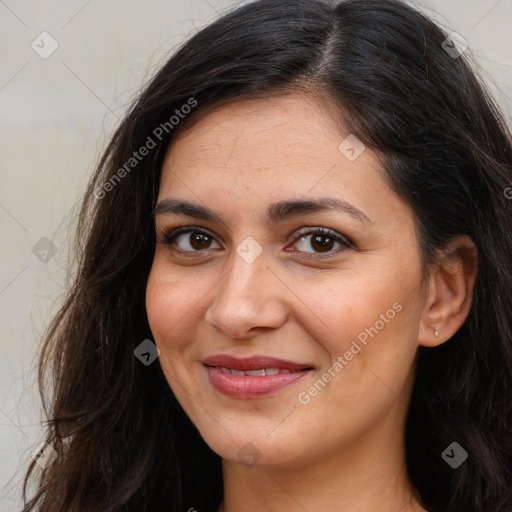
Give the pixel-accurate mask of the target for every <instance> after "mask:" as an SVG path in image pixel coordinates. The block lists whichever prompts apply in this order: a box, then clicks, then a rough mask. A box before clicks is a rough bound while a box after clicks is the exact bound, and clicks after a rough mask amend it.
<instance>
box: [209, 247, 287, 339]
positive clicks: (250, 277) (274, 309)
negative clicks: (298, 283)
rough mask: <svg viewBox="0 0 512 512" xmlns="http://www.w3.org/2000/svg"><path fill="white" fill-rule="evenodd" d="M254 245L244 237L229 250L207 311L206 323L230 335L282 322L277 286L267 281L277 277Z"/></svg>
mask: <svg viewBox="0 0 512 512" xmlns="http://www.w3.org/2000/svg"><path fill="white" fill-rule="evenodd" d="M248 238H250V237H248ZM256 244H257V242H256V243H255V240H254V239H252V240H250V239H249V240H248V239H246V240H244V241H243V242H241V243H240V244H239V245H238V247H237V248H236V251H233V254H232V255H231V257H230V261H229V267H228V270H227V271H226V273H225V275H224V277H223V278H222V279H221V280H220V282H219V283H218V285H217V287H216V293H215V295H214V298H213V300H212V303H211V304H210V307H209V308H208V311H207V319H208V320H209V322H210V323H212V324H214V325H216V326H217V327H219V328H220V329H222V330H223V331H224V332H225V334H227V335H229V336H230V337H243V336H244V335H245V333H246V332H247V331H248V330H250V329H252V328H253V327H273V328H276V327H279V325H280V324H281V323H282V322H283V321H284V316H285V315H284V307H283V304H282V302H281V301H280V300H279V297H278V294H279V291H278V290H279V289H281V288H280V287H279V286H276V285H277V282H276V283H272V282H271V281H272V280H273V279H276V280H278V278H277V276H275V275H274V273H273V272H272V271H271V269H270V268H268V260H267V258H266V256H265V254H264V253H263V250H262V248H261V246H259V244H258V246H259V248H258V246H257V245H256Z"/></svg>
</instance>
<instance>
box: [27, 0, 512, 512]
mask: <svg viewBox="0 0 512 512" xmlns="http://www.w3.org/2000/svg"><path fill="white" fill-rule="evenodd" d="M447 36H448V33H446V32H445V31H443V30H442V29H441V28H439V27H438V26H437V25H436V24H435V23H434V22H432V21H431V20H429V19H428V18H427V17H426V16H424V15H423V14H421V13H419V12H418V11H416V10H415V9H413V8H411V7H409V6H408V5H406V4H405V3H403V2H400V1H393V0H346V1H341V2H332V3H327V2H321V1H316V0H307V1H303V0H259V1H255V2H252V3H249V4H246V5H243V6H241V7H239V8H237V9H236V10H234V11H232V12H229V13H227V14H225V15H224V16H223V17H221V18H220V19H218V20H217V21H215V22H214V23H212V24H210V25H209V26H207V27H206V28H204V29H202V30H201V31H199V32H198V33H197V34H195V35H194V36H193V37H192V38H191V39H189V40H188V41H187V42H186V43H185V44H184V45H183V46H182V47H181V48H180V49H179V50H178V51H177V52H176V53H175V54H174V55H173V56H172V57H171V58H170V59H169V60H168V62H167V63H166V64H165V65H164V66H163V67H162V68H161V70H160V71H159V72H158V73H157V74H156V76H155V77H154V78H153V79H152V80H151V81H150V82H149V84H148V85H147V86H146V87H145V88H144V90H143V91H142V93H141V94H140V95H139V96H138V98H136V100H135V101H134V103H133V105H132V107H131V109H130V110H129V112H128V113H127V115H126V116H125V118H124V120H123V121H122V122H121V123H120V126H119V127H118V128H117V130H116V132H115V133H114V135H113V137H112V139H111V141H110V142H109V144H108V147H107V149H106V151H105V153H104V155H103V157H102V158H101V160H100V162H99V165H98V167H97V169H96V171H95V173H94V176H93V177H92V179H91V181H90V184H89V186H88V189H87V191H86V194H85V197H84V199H83V203H82V205H81V211H80V215H79V225H78V230H77V233H76V254H77V260H76V261H77V272H76V279H75V281H74V283H73V285H72V286H71V288H70V290H69V293H68V294H67V296H66V298H65V301H64V304H63V306H62V308H61V309H60V311H59V312H58V314H57V315H56V317H55V318H54V319H53V320H52V322H51V323H50V324H49V327H48V329H47V332H46V334H45V339H44V344H43V347H42V352H41V360H40V369H39V384H40V387H41V395H42V399H43V405H44V410H45V414H46V417H47V422H46V423H47V432H48V433H47V438H46V442H47V443H48V444H50V445H52V446H53V448H54V449H55V451H56V453H57V455H58V457H57V458H56V460H55V461H54V462H53V463H52V464H51V465H50V466H48V467H47V469H45V470H44V471H42V472H41V474H39V473H38V472H36V471H34V470H35V468H36V467H37V466H36V463H35V462H31V464H30V467H29V468H28V470H27V474H26V477H25V484H24V488H23V495H24V500H25V508H24V512H29V511H35V510H39V511H43V512H89V511H94V512H98V511H102V512H121V511H123V512H128V511H132V512H135V511H136V512H143V511H151V512H159V511H162V512H163V511H165V512H173V511H174V512H178V511H179V512H184V511H186V510H188V509H189V508H190V507H193V508H194V509H196V510H198V511H199V512H201V511H214V510H216V508H217V507H218V506H219V504H220V502H221V500H222V495H223V487H222V475H221V464H220V457H219V456H218V455H217V454H216V453H214V452H213V451H212V450H211V449H210V448H209V447H208V446H207V445H206V443H205V442H204V440H203V439H202V438H201V436H200V435H199V433H198V431H197V430H196V428H195V427H194V425H193V424H192V423H191V422H190V420H189V419H188V417H187V416H186V414H185V413H184V411H183V410H182V408H181V406H180V405H179V403H178V402H177V400H176V399H175V397H174V395H173V393H172V391H171V390H170V388H169V385H168V383H167V381H166V379H165V377H164V375H163V373H162V370H161V367H160V365H159V364H151V365H149V366H145V365H143V364H141V362H140V361H139V360H138V359H137V358H136V357H134V350H135V348H136V347H137V346H138V345H139V344H140V343H141V342H142V341H143V340H144V339H146V338H149V339H151V338H152V334H151V330H150V328H149V324H148V320H147V315H146V310H145V289H146V284H147V279H148V275H149V271H150V268H151V264H152V260H153V255H154V250H155V243H156V240H155V227H154V218H153V209H154V206H155V202H156V198H157V194H158V187H159V179H160V173H161V168H162V162H163V158H164V154H165V152H166V150H167V148H168V146H169V144H170V143H171V142H172V140H173V139H174V138H175V137H176V135H177V134H178V133H180V132H181V131H182V130H184V129H185V128H188V127H191V126H193V124H194V122H196V121H197V120H198V119H200V118H202V117H204V116H205V115H207V114H208V113H209V112H211V111H212V109H214V108H217V107H220V106H222V105H225V104H229V103H233V102H235V101H238V100H239V99H248V98H265V97H271V96H272V95H277V94H283V93H289V92H293V91H299V90H300V91H307V92H308V93H310V94H314V95H317V96H318V97H321V98H323V99H324V101H325V102H326V103H327V102H328V103H329V104H330V105H332V107H333V110H332V112H333V115H334V114H336V116H337V119H338V120H339V122H340V126H343V127H345V128H346V129H347V130H348V131H349V132H350V133H353V134H355V135H356V136H357V137H358V138H359V139H360V140H361V141H362V142H363V143H364V144H365V145H366V146H367V147H369V148H371V149H373V150H374V151H376V152H377V153H378V154H379V155H382V158H383V162H384V164H385V168H386V171H387V173H386V177H387V179H388V180H389V183H390V184H391V185H392V187H393V189H394V190H395V191H396V192H397V194H399V195H400V196H401V197H402V198H404V199H405V200H406V201H407V202H408V203H409V204H410V205H411V207H412V208H413V210H414V212H415V216H416V218H417V222H418V226H419V238H420V242H421V248H422V260H423V264H424V268H428V266H429V265H430V264H432V262H434V261H435V255H436V252H437V250H438V249H440V248H442V247H443V246H444V245H445V244H446V243H447V242H448V241H450V240H451V239H452V238H453V237H455V236H457V235H460V234H464V235H468V236H470V237H471V238H472V239H473V241H474V243H475V245H476V247H477V250H478V257H479V265H478V275H477V280H476V285H475V289H474V292H473V303H472V307H471V311H470V314H469V316H468V318H467V320H466V322H465V323H464V324H463V325H462V327H461V328H460V329H459V331H458V332H457V333H456V334H455V335H454V336H453V337H452V339H451V340H449V341H448V342H445V343H443V344H441V345H440V346H439V347H437V348H425V347H420V348H419V357H418V365H417V373H416V380H415V385H414V389H413V394H412V398H411V403H410V408H409V412H408V416H407V424H406V440H405V441H406V449H407V466H408V472H409V477H410V479H411V482H412V483H413V485H414V488H415V489H416V491H417V493H418V496H419V497H420V499H421V502H422V504H423V505H424V507H425V508H427V509H428V510H429V511H433V512H510V511H511V510H512V265H511V263H512V234H511V230H512V229H511V223H512V200H511V199H510V198H507V196H508V197H510V195H511V194H509V193H508V192H511V191H512V189H510V188H509V187H511V186H512V143H511V134H510V131H509V130H510V129H509V127H507V125H506V123H505V121H504V117H503V115H502V114H501V113H500V111H499V109H498V107H497V106H496V104H495V102H494V101H493V100H492V98H491V97H490V94H489V93H488V91H487V89H486V88H485V86H484V85H483V82H482V79H481V78H480V74H479V72H478V71H475V68H474V63H473V62H472V61H469V60H468V56H469V58H470V52H469V50H466V51H465V52H464V53H463V54H461V55H459V56H456V55H453V53H452V54H450V52H447V51H445V48H446V43H443V42H444V41H445V40H446V38H447ZM449 46H451V47H453V44H451V43H450V45H449ZM184 105H188V106H189V107H190V106H191V105H192V106H193V107H190V108H189V107H187V108H185V107H184ZM176 111H178V112H176ZM178 113H181V115H180V116H179V117H180V119H179V122H178V123H176V120H174V121H173V120H170V119H171V116H173V115H178ZM166 123H167V124H166ZM148 137H149V138H151V140H152V141H153V143H154V145H155V147H153V148H152V149H150V150H149V152H148V154H147V155H146V156H144V157H143V158H142V156H140V155H139V156H140V159H137V162H136V164H135V163H134V161H132V160H130V159H131V158H134V152H139V150H140V148H141V147H143V146H145V145H146V146H149V145H151V144H149V142H148V141H149V139H148ZM128 162H131V163H130V164H129V165H127V163H128ZM122 168H124V169H125V172H122V171H120V169H122ZM107 183H110V185H107ZM454 441H455V442H457V443H459V444H460V445H461V446H462V447H463V448H464V449H465V450H466V451H467V452H468V455H469V456H468V458H467V460H466V461H465V462H464V463H463V464H462V465H461V466H459V467H458V468H457V469H452V468H451V467H449V465H448V464H446V462H445V461H444V460H443V459H442V457H441V453H442V452H443V450H445V448H446V447H447V446H449V445H450V444H451V443H452V442H454ZM29 489H30V492H29ZM28 494H30V496H29V497H27V495H28Z"/></svg>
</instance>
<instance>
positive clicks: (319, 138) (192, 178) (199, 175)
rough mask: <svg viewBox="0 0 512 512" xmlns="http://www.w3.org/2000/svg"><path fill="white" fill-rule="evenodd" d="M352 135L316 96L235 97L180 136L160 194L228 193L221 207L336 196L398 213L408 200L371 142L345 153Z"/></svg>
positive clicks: (204, 197)
mask: <svg viewBox="0 0 512 512" xmlns="http://www.w3.org/2000/svg"><path fill="white" fill-rule="evenodd" d="M199 108H200V106H199ZM349 135H350V133H343V131H342V130H341V129H340V127H339V126H337V125H336V123H335V122H334V120H333V117H332V116H331V114H330V113H329V112H328V109H327V107H326V105H323V104H321V103H320V102H319V101H318V100H317V99H316V98H314V97H312V96H306V95H304V94H290V95H287V96H279V97H273V98H268V99H258V100H242V101H238V102H235V103H233V104H231V105H228V106H225V107H222V108H220V109H219V110H216V111H214V112H212V113H210V114H208V115H206V116H205V117H203V118H202V119H200V120H199V121H198V122H197V123H196V124H195V125H193V126H192V127H191V128H190V129H188V130H187V131H184V132H182V133H181V134H180V136H179V137H178V138H177V139H176V140H175V141H173V143H172V144H171V145H170V147H169V149H168V151H167V154H166V157H165V161H164V165H163V168H162V177H161V184H160V192H159V200H161V199H163V198H166V197H170V196H180V197H187V198H192V197H193V198H194V199H195V202H197V201H198V200H199V201H200V202H203V203H212V202H214V203H215V202H217V201H218V200H219V199H221V200H222V201H224V203H222V204H216V206H218V207H224V208H226V207H227V206H228V204H227V203H225V201H226V200H227V201H231V202H232V206H233V205H234V204H237V205H238V206H240V204H244V205H245V206H246V207H247V204H248V203H250V204H251V205H255V204H256V201H257V203H258V204H261V203H270V202H275V201H279V200H282V199H283V198H286V199H287V200H288V199H291V198H303V197H305V196H307V197H327V196H331V197H332V196H336V197H338V198H339V199H342V200H345V201H349V202H351V203H352V204H354V206H356V207H360V208H361V209H362V210H365V211H366V212H367V213H368V215H369V216H370V217H372V216H376V217H379V216H383V215H390V214H391V213H396V212H394V211H393V210H396V208H397V207H398V206H401V207H403V205H400V204H399V203H400V202H401V201H400V199H399V198H398V196H396V194H395V193H394V192H393V191H392V190H391V189H389V187H388V186H387V184H386V183H385V180H384V172H385V171H384V170H383V169H382V166H381V163H380V161H379V160H378V158H377V157H376V155H375V153H373V152H372V151H371V150H370V149H369V148H366V149H364V151H362V153H361V154H359V156H357V158H355V159H353V158H347V155H346V153H344V152H343V151H344V150H345V149H346V146H347V144H349V145H350V144H352V143H353V137H354V136H351V137H352V138H351V137H349V138H348V139H347V137H348V136H349ZM347 141H348V142H347ZM356 143H357V141H356ZM340 144H341V147H340ZM355 150H356V151H357V152H359V151H360V150H361V147H360V146H356V147H355ZM356 155H357V153H356ZM349 156H353V155H350V154H349ZM388 200H390V201H388ZM393 201H394V203H396V204H394V203H393Z"/></svg>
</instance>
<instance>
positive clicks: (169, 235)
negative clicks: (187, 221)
mask: <svg viewBox="0 0 512 512" xmlns="http://www.w3.org/2000/svg"><path fill="white" fill-rule="evenodd" d="M183 233H199V234H202V235H206V236H208V237H211V238H215V237H214V236H213V235H211V234H210V233H209V232H208V231H206V230H204V229H202V228H200V227H196V226H183V227H179V228H176V229H172V230H170V231H167V232H166V233H164V235H163V237H162V240H159V241H158V243H160V244H163V245H174V243H175V240H176V238H177V237H178V236H179V235H181V234H183ZM315 234H320V235H322V236H328V237H330V238H333V239H334V241H335V242H338V243H339V244H341V245H342V246H343V247H344V249H342V248H338V249H337V250H335V251H329V252H327V253H305V254H306V255H307V256H305V257H306V258H307V259H323V258H326V257H329V256H333V255H337V254H338V253H340V252H342V251H345V250H347V249H353V248H354V243H353V242H352V241H351V240H350V239H348V238H347V237H345V236H343V235H340V234H338V233H336V231H333V230H332V229H329V228H324V227H321V226H319V227H315V228H314V229H310V228H304V229H303V230H300V231H298V232H297V236H296V237H295V238H294V239H293V240H292V244H295V243H296V242H297V241H298V240H300V239H301V238H303V237H305V236H308V235H315ZM172 250H173V251H174V252H177V253H179V254H182V255H185V256H187V257H192V258H193V257H195V255H197V254H199V253H201V252H206V251H207V249H205V250H204V251H183V250H181V249H176V248H173V249H172ZM297 252H303V251H297ZM191 253H192V254H191Z"/></svg>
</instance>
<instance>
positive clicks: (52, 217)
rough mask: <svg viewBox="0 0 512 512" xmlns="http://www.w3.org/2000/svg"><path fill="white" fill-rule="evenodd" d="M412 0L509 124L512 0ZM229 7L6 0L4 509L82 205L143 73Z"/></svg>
mask: <svg viewBox="0 0 512 512" xmlns="http://www.w3.org/2000/svg"><path fill="white" fill-rule="evenodd" d="M411 3H414V4H415V5H420V6H421V7H422V8H423V9H425V10H426V11H427V12H429V13H430V14H432V15H434V16H436V17H437V18H438V19H440V20H441V21H442V22H443V23H445V24H446V25H448V26H450V27H452V28H453V29H454V30H456V31H458V32H459V33H461V34H462V35H463V36H464V38H465V39H466V40H467V41H468V42H469V46H470V49H471V50H472V51H473V52H474V54H475V56H476V57H477V59H478V61H479V62H480V64H481V65H482V66H483V67H484V68H485V70H486V71H487V72H488V73H489V75H490V76H492V77H493V79H494V81H495V82H496V84H497V87H493V90H494V92H495V94H496V95H497V97H498V101H499V102H500V103H501V105H502V106H503V108H504V109H506V111H507V117H508V119H509V120H510V119H511V118H512V100H511V99H510V98H512V52H511V49H512V44H511V43H512V40H511V36H510V26H511V25H512V2H511V1H510V0H501V1H497V0H444V1H443V0H432V1H424V2H423V3H422V4H419V3H418V2H411ZM230 5H234V4H233V2H232V1H231V0H208V1H207V0H153V1H151V2H144V1H142V0H108V1H107V0H103V1H100V0H89V1H87V0H73V1H70V0H68V1H66V2H65V1H63V0H48V1H46V2H36V1H35V0H28V1H25V2H20V1H18V2H17V1H16V0H3V1H2V0H0V43H1V48H2V50H1V53H0V55H1V57H0V59H1V65H0V145H1V151H0V172H1V178H2V180H1V183H2V184H1V188H0V229H1V247H2V250H1V253H0V328H1V337H0V512H7V511H17V510H19V509H20V507H19V490H20V485H21V480H22V471H21V468H20V461H26V460H27V458H28V457H30V453H31V451H32V450H33V449H34V448H35V447H36V446H37V445H38V444H39V441H40V436H41V429H40V427H39V425H38V423H39V421H40V414H41V413H40V405H39V397H38V394H37V389H36V386H35V377H36V376H35V372H34V368H35V354H36V350H37V348H38V343H39V337H40V334H41V332H42V329H43V326H44V325H45V322H47V321H48V319H49V318H50V313H51V312H52V311H55V307H56V305H57V304H58V300H59V297H60V296H61V293H62V291H63V289H64V288H65V286H66V283H67V275H66V271H65V270H64V266H65V263H66V255H67V249H66V243H67V241H68V238H69V233H70V231H69V227H68V223H69V218H70V211H71V208H72V207H73V205H74V204H75V202H76V199H77V197H78V194H79V193H80V192H81V191H82V190H83V188H84V185H85V183H86V181H87V177H88V176H89V175H90V173H91V172H92V169H93V167H94V164H95V162H96V161H97V158H98V156H99V154H100V151H101V149H102V148H103V146H104V143H105V140H106V138H107V137H108V135H109V134H110V133H111V130H112V128H113V127H114V126H115V124H116V123H117V122H118V118H119V117H121V116H122V115H123V112H124V109H125V107H126V105H127V101H128V100H129V98H130V97H131V96H132V95H133V94H134V93H135V92H136V91H137V90H138V88H139V86H140V85H141V83H142V81H143V80H145V79H147V78H148V77H149V76H150V75H151V74H152V73H153V72H154V71H155V70H156V69H157V68H158V64H159V63H161V62H162V59H164V58H165V57H166V56H167V55H169V53H170V52H172V50H173V49H175V48H176V46H177V44H178V43H179V42H180V41H182V40H183V39H184V38H185V37H187V35H189V34H190V33H191V32H192V31H194V30H196V29H197V28H199V27H201V26H203V25H204V24H205V23H207V22H209V21H211V20H213V19H214V18H215V17H216V11H220V10H222V9H224V8H226V7H228V6H230ZM433 9H435V11H437V13H436V12H435V11H433ZM43 31H46V32H48V33H49V34H50V35H51V37H52V38H53V39H54V40H55V41H56V42H57V44H58V49H57V50H56V51H55V52H54V53H53V54H52V55H50V56H49V57H48V58H46V59H43V58H41V56H40V55H38V53H36V51H34V49H33V48H32V47H31V43H32V41H33V40H34V39H35V43H34V45H38V46H35V49H36V50H37V51H38V52H39V53H41V54H43V55H44V54H45V52H49V51H50V50H51V49H52V44H53V45H54V44H55V42H53V41H52V40H51V39H50V38H49V36H46V35H45V36H41V37H39V38H37V36H39V34H41V32H43ZM36 38H37V39H36ZM41 38H43V42H41ZM50 240H51V243H52V244H53V245H50V244H49V241H50ZM34 246H36V249H33V248H34ZM47 251H49V252H47ZM54 251H56V252H55V254H53V252H54ZM45 259H47V260H48V261H46V262H45Z"/></svg>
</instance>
